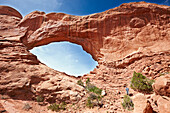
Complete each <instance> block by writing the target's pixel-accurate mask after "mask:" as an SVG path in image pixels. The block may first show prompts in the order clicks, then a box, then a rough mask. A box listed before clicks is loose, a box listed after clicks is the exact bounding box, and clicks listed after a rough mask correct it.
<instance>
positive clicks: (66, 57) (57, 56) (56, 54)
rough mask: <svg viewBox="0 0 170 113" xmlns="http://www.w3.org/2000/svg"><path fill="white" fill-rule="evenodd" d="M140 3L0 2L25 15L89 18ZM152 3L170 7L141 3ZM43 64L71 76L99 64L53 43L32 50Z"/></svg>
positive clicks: (160, 0)
mask: <svg viewBox="0 0 170 113" xmlns="http://www.w3.org/2000/svg"><path fill="white" fill-rule="evenodd" d="M139 1H141V0H0V5H8V6H11V7H13V8H15V9H17V10H18V11H19V12H20V13H21V14H22V15H23V16H25V15H27V14H28V13H30V12H32V11H35V10H39V11H44V12H46V13H50V12H64V13H67V14H71V15H88V14H92V13H97V12H103V11H105V10H108V9H111V8H114V7H117V6H119V5H121V4H122V3H128V2H139ZM142 1H146V2H151V3H157V4H164V5H170V0H142ZM31 52H32V53H33V54H35V55H36V56H37V57H38V59H40V61H41V62H43V63H45V64H46V65H48V66H49V67H51V68H53V69H56V70H59V71H62V72H66V73H67V74H70V75H75V76H78V75H83V74H86V73H89V71H90V70H93V69H94V68H95V66H96V65H97V62H96V61H94V60H93V59H92V57H91V55H89V54H87V53H86V52H85V51H83V49H82V47H81V46H79V45H76V44H72V43H69V42H57V43H51V44H48V45H45V46H40V47H36V48H34V49H33V50H31Z"/></svg>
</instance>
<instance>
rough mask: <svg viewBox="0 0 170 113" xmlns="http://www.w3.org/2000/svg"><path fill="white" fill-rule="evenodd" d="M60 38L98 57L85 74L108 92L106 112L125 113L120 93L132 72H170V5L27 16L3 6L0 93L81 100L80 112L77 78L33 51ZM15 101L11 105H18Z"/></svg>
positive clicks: (0, 8) (0, 16)
mask: <svg viewBox="0 0 170 113" xmlns="http://www.w3.org/2000/svg"><path fill="white" fill-rule="evenodd" d="M58 41H70V42H73V43H76V44H79V45H82V47H83V49H84V50H85V51H87V52H89V53H90V54H91V55H92V56H93V58H94V59H95V60H97V61H98V63H99V66H98V67H97V68H96V69H95V70H94V71H93V72H91V74H87V75H86V76H83V77H81V78H82V79H83V81H85V79H86V78H87V77H89V78H91V81H92V82H93V83H94V84H96V85H97V86H98V87H100V88H103V89H105V90H106V91H107V96H106V97H105V100H104V104H105V107H104V108H101V111H102V110H104V111H112V112H114V111H117V112H124V110H122V108H121V98H120V97H121V96H120V95H121V94H124V93H125V91H124V86H125V85H126V84H128V83H129V81H130V78H131V77H132V73H133V71H136V72H141V73H142V74H144V75H146V76H148V77H152V78H156V77H158V76H159V74H160V73H163V72H169V71H170V7H169V6H163V5H157V4H151V3H145V2H139V3H128V4H122V5H121V6H119V7H117V8H114V9H110V10H108V11H105V12H102V13H96V14H92V15H88V16H73V15H67V14H64V13H49V14H45V13H44V12H39V11H34V12H32V13H30V14H28V15H26V16H25V17H24V18H22V16H21V15H20V13H19V12H18V11H16V10H15V9H13V8H10V7H7V6H0V53H1V56H0V94H2V95H9V96H10V98H12V99H17V100H18V99H19V100H26V101H28V100H29V101H32V100H34V98H35V97H36V96H37V95H43V96H44V97H45V101H47V102H49V103H53V102H55V101H57V102H58V101H59V102H62V101H66V102H67V103H77V104H79V105H80V106H79V109H77V112H80V111H81V110H84V109H86V108H85V106H81V105H82V103H83V102H84V101H83V99H82V98H84V95H85V94H84V91H83V90H84V89H83V88H81V87H80V86H78V85H77V84H76V82H77V80H78V78H74V77H71V76H68V75H66V74H64V73H61V72H58V71H55V70H52V69H50V68H48V67H47V66H45V65H44V64H42V63H41V62H39V60H38V59H37V58H36V56H34V55H33V54H31V53H30V52H29V51H28V50H30V49H32V48H34V47H37V46H41V45H45V44H48V43H51V42H58ZM56 65H57V64H56ZM132 92H133V91H132ZM0 102H1V104H3V102H2V101H1V100H0ZM8 102H9V103H10V102H12V101H8ZM81 102H82V103H81ZM13 104H14V103H13ZM15 105H16V107H15V108H12V109H19V107H17V101H15ZM18 105H19V104H18ZM6 106H7V105H6ZM33 107H34V106H33ZM10 108H11V107H10ZM32 109H33V110H34V108H32ZM36 110H37V109H36ZM38 110H41V109H40V108H39V109H38ZM9 111H10V110H9ZM75 111H76V110H75ZM85 111H87V110H84V111H83V112H85ZM33 112H35V111H33ZM36 112H41V113H42V112H43V111H36ZM44 112H45V113H46V112H47V111H44ZM95 112H96V111H95Z"/></svg>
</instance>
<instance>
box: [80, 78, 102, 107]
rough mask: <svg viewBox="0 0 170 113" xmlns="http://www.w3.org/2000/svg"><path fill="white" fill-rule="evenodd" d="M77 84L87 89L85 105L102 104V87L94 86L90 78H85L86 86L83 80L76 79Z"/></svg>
mask: <svg viewBox="0 0 170 113" xmlns="http://www.w3.org/2000/svg"><path fill="white" fill-rule="evenodd" d="M77 84H78V85H80V86H83V87H84V88H85V89H86V90H87V94H88V97H87V100H86V106H87V107H89V108H93V107H94V106H100V107H101V106H102V105H103V104H102V96H101V93H102V89H100V88H98V87H96V86H95V85H93V84H91V83H90V79H89V78H87V80H86V86H84V84H83V82H82V81H81V80H78V81H77Z"/></svg>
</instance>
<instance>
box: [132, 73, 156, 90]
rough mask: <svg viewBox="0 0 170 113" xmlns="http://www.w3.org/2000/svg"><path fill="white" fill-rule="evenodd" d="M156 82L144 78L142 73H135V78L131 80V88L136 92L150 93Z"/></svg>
mask: <svg viewBox="0 0 170 113" xmlns="http://www.w3.org/2000/svg"><path fill="white" fill-rule="evenodd" d="M153 83H154V80H150V79H148V78H146V77H145V76H143V75H142V74H141V73H136V72H134V73H133V77H132V79H131V85H130V87H131V88H132V89H134V90H137V91H140V92H145V93H149V92H151V91H152V90H153V88H152V84H153Z"/></svg>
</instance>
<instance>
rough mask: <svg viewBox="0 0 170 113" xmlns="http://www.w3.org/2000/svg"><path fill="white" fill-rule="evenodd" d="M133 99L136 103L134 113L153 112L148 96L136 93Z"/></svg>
mask: <svg viewBox="0 0 170 113" xmlns="http://www.w3.org/2000/svg"><path fill="white" fill-rule="evenodd" d="M132 100H133V103H134V111H133V112H134V113H153V108H152V106H151V105H150V102H149V101H147V98H146V96H145V95H143V94H142V93H138V94H136V95H135V96H134V97H133V99H132Z"/></svg>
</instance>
